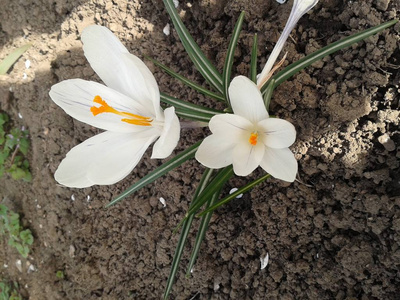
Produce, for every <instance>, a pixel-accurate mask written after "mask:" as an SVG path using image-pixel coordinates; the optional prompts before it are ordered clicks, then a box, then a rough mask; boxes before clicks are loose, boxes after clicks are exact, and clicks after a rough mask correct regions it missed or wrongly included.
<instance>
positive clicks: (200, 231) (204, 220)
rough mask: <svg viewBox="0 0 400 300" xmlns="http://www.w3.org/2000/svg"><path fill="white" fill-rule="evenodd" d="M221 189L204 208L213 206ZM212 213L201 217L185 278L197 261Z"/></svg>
mask: <svg viewBox="0 0 400 300" xmlns="http://www.w3.org/2000/svg"><path fill="white" fill-rule="evenodd" d="M221 190H222V187H221V188H220V189H219V190H218V191H217V192H215V193H214V195H213V196H212V197H211V199H210V200H209V201H208V202H207V204H206V208H208V207H210V206H213V205H214V204H215V203H216V202H217V201H218V199H219V195H220V194H221ZM212 214H213V212H210V213H207V214H205V215H204V216H202V219H201V223H200V226H199V229H198V231H197V235H196V240H195V243H194V246H193V250H192V254H191V255H190V261H189V264H188V267H187V270H186V277H189V276H190V273H191V271H192V269H193V266H194V264H195V262H196V260H197V257H198V256H199V252H200V246H201V243H202V242H203V240H204V236H205V235H206V232H207V229H208V224H209V223H210V220H211V217H212ZM193 216H194V214H193V215H191V217H190V218H191V219H193Z"/></svg>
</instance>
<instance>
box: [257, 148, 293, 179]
mask: <svg viewBox="0 0 400 300" xmlns="http://www.w3.org/2000/svg"><path fill="white" fill-rule="evenodd" d="M260 165H261V167H262V168H263V169H264V170H265V171H266V172H267V173H269V174H271V175H272V176H273V177H275V178H278V179H281V180H284V181H288V182H293V181H294V180H295V179H296V174H297V168H298V165H297V160H296V159H295V157H294V155H293V153H292V151H290V149H289V148H284V149H273V148H269V147H266V148H265V152H264V157H263V159H262V161H261V164H260Z"/></svg>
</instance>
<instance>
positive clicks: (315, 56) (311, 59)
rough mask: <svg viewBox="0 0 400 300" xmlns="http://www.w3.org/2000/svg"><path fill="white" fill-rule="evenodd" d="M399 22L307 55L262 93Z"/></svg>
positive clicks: (276, 77) (265, 86)
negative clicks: (327, 57)
mask: <svg viewBox="0 0 400 300" xmlns="http://www.w3.org/2000/svg"><path fill="white" fill-rule="evenodd" d="M397 22H398V20H392V21H389V22H386V23H383V24H381V25H378V26H375V27H372V28H369V29H367V30H364V31H362V32H359V33H356V34H353V35H351V36H349V37H346V38H343V39H341V40H339V41H337V42H334V43H332V44H329V45H328V46H326V47H324V48H322V49H319V50H318V51H315V52H314V53H311V54H310V55H307V56H306V57H304V58H302V59H300V60H298V61H296V62H295V63H292V64H291V65H289V66H287V67H286V68H285V69H283V70H282V71H280V72H279V73H277V74H276V75H274V76H272V78H271V79H270V80H268V81H267V82H266V83H265V84H264V85H263V86H262V88H261V91H262V93H265V91H266V89H267V87H268V84H269V82H270V81H271V80H272V79H275V87H277V86H278V85H280V84H281V83H282V82H284V81H286V80H287V79H288V78H290V77H291V76H293V75H294V74H296V73H297V72H299V71H301V70H303V69H304V68H306V67H308V66H310V65H312V64H313V63H315V62H316V61H318V60H320V59H322V58H324V57H325V56H328V55H329V54H332V53H334V52H336V51H339V50H342V49H344V48H346V47H349V46H351V45H353V44H355V43H357V42H359V41H361V40H364V39H366V38H368V37H369V36H371V35H374V34H376V33H378V32H380V31H382V30H384V29H386V28H388V27H390V26H393V25H394V24H396V23H397Z"/></svg>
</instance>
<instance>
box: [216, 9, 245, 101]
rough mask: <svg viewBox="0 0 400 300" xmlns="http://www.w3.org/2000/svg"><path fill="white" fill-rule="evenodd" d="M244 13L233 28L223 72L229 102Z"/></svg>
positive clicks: (225, 93) (225, 92)
mask: <svg viewBox="0 0 400 300" xmlns="http://www.w3.org/2000/svg"><path fill="white" fill-rule="evenodd" d="M244 15H245V13H244V12H242V13H241V14H240V16H239V18H238V20H237V22H236V25H235V28H234V29H233V33H232V37H231V41H230V42H229V46H228V51H227V52H226V58H225V64H224V70H223V72H222V85H223V88H224V96H225V99H226V100H228V103H230V101H229V93H228V88H229V83H230V81H231V73H232V66H233V60H234V57H235V50H236V46H237V43H238V40H239V35H240V32H241V30H242V25H243V21H244Z"/></svg>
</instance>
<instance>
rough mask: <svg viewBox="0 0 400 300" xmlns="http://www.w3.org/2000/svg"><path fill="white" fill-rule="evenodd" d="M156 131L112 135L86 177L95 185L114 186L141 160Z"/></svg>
mask: <svg viewBox="0 0 400 300" xmlns="http://www.w3.org/2000/svg"><path fill="white" fill-rule="evenodd" d="M157 137H158V131H157V130H155V129H153V130H152V132H145V133H144V132H141V133H128V134H118V135H115V134H113V136H112V138H111V139H110V140H109V141H108V142H107V146H106V147H103V149H102V150H101V153H100V154H97V155H96V156H95V157H94V158H93V162H92V164H91V165H90V166H89V169H88V173H87V177H88V178H89V180H91V181H92V182H94V183H95V184H100V185H106V184H107V185H108V184H114V183H116V182H118V181H120V180H122V179H123V178H125V177H126V176H127V175H128V174H129V173H130V172H131V171H132V170H133V168H134V167H136V165H137V164H138V162H139V161H140V159H141V158H142V156H143V154H144V152H145V151H146V149H147V148H148V147H149V145H150V144H151V143H152V142H154V141H155V140H156V138H157Z"/></svg>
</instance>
